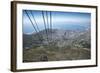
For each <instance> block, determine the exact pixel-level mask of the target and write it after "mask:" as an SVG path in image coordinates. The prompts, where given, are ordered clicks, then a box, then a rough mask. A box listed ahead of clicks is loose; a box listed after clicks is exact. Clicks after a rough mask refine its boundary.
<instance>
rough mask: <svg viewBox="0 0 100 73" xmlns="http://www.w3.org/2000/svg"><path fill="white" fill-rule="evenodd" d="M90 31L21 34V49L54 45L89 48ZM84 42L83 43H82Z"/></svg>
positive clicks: (61, 30)
mask: <svg viewBox="0 0 100 73" xmlns="http://www.w3.org/2000/svg"><path fill="white" fill-rule="evenodd" d="M90 35H91V33H90V29H85V30H63V29H52V31H51V30H50V29H47V30H42V31H40V32H38V33H34V34H23V48H26V49H29V48H32V47H37V46H40V45H41V44H42V45H47V44H50V43H48V42H51V43H55V45H56V46H59V47H63V46H67V45H74V46H75V45H80V44H82V45H81V47H82V46H84V45H85V44H86V45H89V46H87V47H88V48H89V47H90V40H91V39H90V38H91V36H90ZM84 41H85V42H84ZM86 45H85V47H86Z"/></svg>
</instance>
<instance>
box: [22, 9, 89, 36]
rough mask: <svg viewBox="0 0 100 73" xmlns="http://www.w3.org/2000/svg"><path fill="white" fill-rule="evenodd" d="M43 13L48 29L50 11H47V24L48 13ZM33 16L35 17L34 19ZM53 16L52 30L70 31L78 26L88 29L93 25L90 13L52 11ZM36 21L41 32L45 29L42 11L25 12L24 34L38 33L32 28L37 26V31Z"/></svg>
mask: <svg viewBox="0 0 100 73" xmlns="http://www.w3.org/2000/svg"><path fill="white" fill-rule="evenodd" d="M43 12H44V18H45V21H46V26H47V27H48V25H50V11H47V15H48V23H47V16H46V11H43ZM32 15H33V16H34V18H33V16H32ZM51 15H52V28H53V29H65V30H67V29H69V27H70V26H71V27H75V26H76V27H77V26H83V27H86V26H88V25H90V24H91V23H90V22H91V14H90V13H79V12H60V11H59V12H55V11H51ZM30 19H31V21H30ZM34 19H35V21H36V23H37V25H38V28H39V30H43V29H45V27H44V21H43V15H42V11H34V10H23V33H25V34H29V33H33V32H36V31H35V29H34V28H33V26H32V23H33V25H34V26H35V28H36V30H37V27H36V23H35V21H34ZM31 22H32V23H31ZM72 29H73V28H72ZM37 31H38V30H37Z"/></svg>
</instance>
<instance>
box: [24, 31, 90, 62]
mask: <svg viewBox="0 0 100 73" xmlns="http://www.w3.org/2000/svg"><path fill="white" fill-rule="evenodd" d="M46 31H47V33H48V34H46ZM51 33H52V34H51ZM90 35H91V33H90V30H89V29H88V30H84V31H81V30H61V29H53V30H52V31H51V30H50V29H47V30H42V31H40V32H38V33H34V34H30V35H26V34H23V51H24V52H23V62H39V61H59V60H82V59H90V57H91V56H90V48H91V47H90V46H91V44H90V43H91V36H90Z"/></svg>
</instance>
